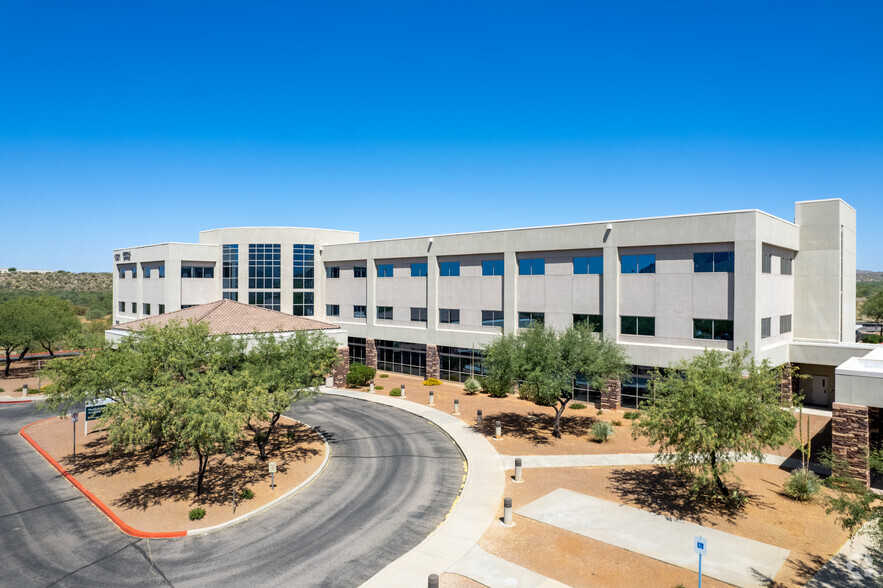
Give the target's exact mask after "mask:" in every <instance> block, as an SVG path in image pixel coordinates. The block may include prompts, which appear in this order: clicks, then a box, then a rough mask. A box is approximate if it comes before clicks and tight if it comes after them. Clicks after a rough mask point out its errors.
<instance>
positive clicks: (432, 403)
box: [429, 389, 435, 406]
mask: <svg viewBox="0 0 883 588" xmlns="http://www.w3.org/2000/svg"><path fill="white" fill-rule="evenodd" d="M429 406H435V392H433V391H432V389H430V390H429Z"/></svg>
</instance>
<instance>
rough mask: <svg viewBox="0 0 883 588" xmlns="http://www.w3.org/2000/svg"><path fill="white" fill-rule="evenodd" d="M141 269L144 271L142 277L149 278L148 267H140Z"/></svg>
mask: <svg viewBox="0 0 883 588" xmlns="http://www.w3.org/2000/svg"><path fill="white" fill-rule="evenodd" d="M142 269H143V270H144V277H145V278H149V277H150V266H149V265H145V266H142Z"/></svg>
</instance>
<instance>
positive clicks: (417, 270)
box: [411, 262, 427, 278]
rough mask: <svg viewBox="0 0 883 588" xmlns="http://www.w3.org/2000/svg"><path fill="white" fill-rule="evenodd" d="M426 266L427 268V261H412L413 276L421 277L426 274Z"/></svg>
mask: <svg viewBox="0 0 883 588" xmlns="http://www.w3.org/2000/svg"><path fill="white" fill-rule="evenodd" d="M426 268H427V265H426V262H422V263H412V264H411V277H412V278H419V277H421V276H425V275H426Z"/></svg>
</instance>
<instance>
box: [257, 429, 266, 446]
mask: <svg viewBox="0 0 883 588" xmlns="http://www.w3.org/2000/svg"><path fill="white" fill-rule="evenodd" d="M268 438H269V435H268V434H267V433H265V432H263V431H260V432H257V433H255V434H254V442H255V443H257V444H261V443H263V442H264V441H266V440H267V439H268Z"/></svg>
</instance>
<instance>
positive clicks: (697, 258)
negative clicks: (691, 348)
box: [693, 253, 714, 338]
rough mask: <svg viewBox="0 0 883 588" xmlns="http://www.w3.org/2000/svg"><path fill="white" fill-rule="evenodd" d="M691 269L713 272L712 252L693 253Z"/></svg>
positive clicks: (699, 271) (700, 271)
mask: <svg viewBox="0 0 883 588" xmlns="http://www.w3.org/2000/svg"><path fill="white" fill-rule="evenodd" d="M693 271H694V272H697V273H704V272H713V271H714V253H694V254H693ZM697 338H698V337H697Z"/></svg>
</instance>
